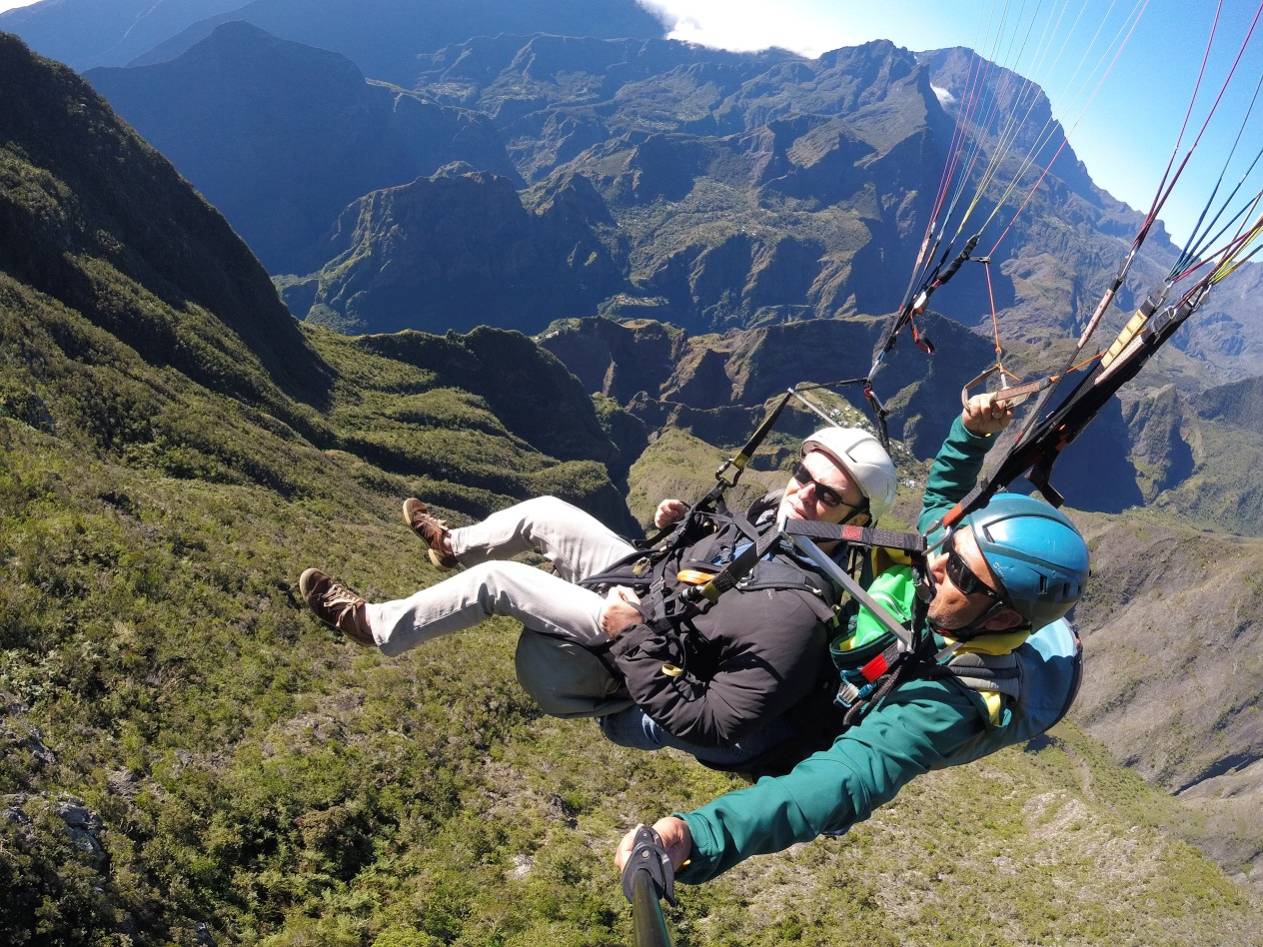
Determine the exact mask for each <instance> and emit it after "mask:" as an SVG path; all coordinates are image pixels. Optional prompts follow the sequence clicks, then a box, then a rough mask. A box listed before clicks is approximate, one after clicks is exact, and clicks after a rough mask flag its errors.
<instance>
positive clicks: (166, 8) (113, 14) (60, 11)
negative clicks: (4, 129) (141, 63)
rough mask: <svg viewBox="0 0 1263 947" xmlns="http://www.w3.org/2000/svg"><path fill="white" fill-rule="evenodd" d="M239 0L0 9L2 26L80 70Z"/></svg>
mask: <svg viewBox="0 0 1263 947" xmlns="http://www.w3.org/2000/svg"><path fill="white" fill-rule="evenodd" d="M243 5H244V3H243V0H185V2H182V3H154V2H153V0H41V2H39V3H33V4H31V5H30V6H25V7H19V8H18V9H16V10H7V11H5V12H4V13H0V30H3V31H4V32H7V33H16V34H17V35H18V36H20V37H22V39H23V40H24V41H25V42H26V43H28V44H29V45H30V46H31V48H32V49H34V50H36V51H37V52H39V53H41V54H43V55H45V56H48V57H49V58H50V59H56V60H57V61H59V62H64V63H66V64H67V65H69V66H72V67H73V68H75V69H78V70H84V69H91V68H92V67H93V66H111V65H122V64H123V63H126V62H128V61H129V60H131V59H133V58H134V57H136V56H139V55H140V54H141V53H143V52H145V51H146V50H148V49H151V48H152V47H153V46H155V45H157V44H158V43H161V42H163V41H164V40H166V39H167V38H169V37H171V36H173V35H174V34H176V33H178V32H180V31H181V30H183V29H184V28H185V27H187V26H188V25H189V24H190V23H194V22H196V21H198V20H201V19H203V18H205V17H209V16H216V15H218V14H220V13H227V12H228V11H229V10H235V9H237V8H238V7H240V6H243Z"/></svg>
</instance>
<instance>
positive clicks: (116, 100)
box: [86, 22, 516, 273]
mask: <svg viewBox="0 0 1263 947" xmlns="http://www.w3.org/2000/svg"><path fill="white" fill-rule="evenodd" d="M86 78H87V79H88V81H89V82H91V83H92V84H93V86H94V87H95V88H96V89H97V91H98V92H100V93H101V94H102V95H104V96H105V98H106V99H108V100H109V102H110V104H111V105H112V106H113V107H114V109H115V110H116V111H117V112H118V113H119V114H120V115H122V116H123V118H125V119H126V120H127V121H128V122H129V123H130V124H131V125H132V126H133V127H134V128H135V129H136V130H137V131H139V132H140V133H141V134H142V135H144V136H145V137H146V138H147V139H148V140H149V141H150V142H151V143H152V144H153V145H154V146H155V147H156V148H158V149H159V150H160V151H161V152H162V153H163V154H164V155H165V156H166V157H167V158H168V159H169V160H170V161H171V162H172V163H173V164H175V165H176V167H178V168H179V169H180V171H181V173H182V174H183V175H184V176H185V177H186V178H188V179H189V181H190V182H192V183H193V184H194V185H195V186H196V187H197V188H198V190H200V191H201V192H202V193H203V194H204V195H205V196H206V198H207V199H208V200H210V201H211V202H212V203H213V204H214V205H215V206H216V207H218V208H219V209H220V210H221V211H222V212H223V213H224V215H225V216H226V217H227V218H228V220H229V222H230V223H231V224H232V225H233V226H234V227H235V228H236V229H237V231H238V232H239V233H240V234H241V236H242V237H244V238H245V240H246V242H247V243H249V245H250V247H251V249H253V250H254V252H255V253H256V254H257V255H258V257H259V259H260V260H261V261H262V262H263V264H264V265H265V266H266V267H267V268H268V269H269V270H270V271H271V272H274V273H306V272H309V271H311V270H313V269H315V268H316V267H318V266H319V265H320V264H321V263H322V262H324V258H320V257H319V256H318V255H317V247H318V245H319V242H320V240H321V239H322V238H323V237H324V236H325V235H326V234H327V232H328V231H329V230H330V229H331V227H332V226H333V223H334V221H335V220H336V218H337V215H338V214H339V213H340V212H341V211H342V209H343V208H344V207H346V205H347V204H348V203H350V202H351V201H353V200H355V199H356V198H358V197H360V196H361V195H363V194H365V193H367V192H369V191H373V190H376V189H378V188H382V187H388V186H390V185H394V184H403V183H406V182H408V181H411V180H413V179H415V178H417V177H419V176H424V175H428V174H433V173H434V172H435V171H437V170H438V169H439V168H441V167H442V166H444V165H446V164H449V163H451V162H453V161H467V162H469V163H471V164H472V165H473V166H474V167H477V168H482V169H486V170H488V171H494V172H496V173H497V174H501V175H506V176H508V177H509V178H510V179H511V180H516V172H515V171H514V170H513V166H512V165H511V164H510V162H509V159H508V155H507V154H506V153H505V151H504V146H503V145H502V144H501V142H500V138H499V135H498V133H497V132H496V131H495V129H494V128H493V127H492V126H491V123H490V122H489V121H488V120H487V119H486V118H485V117H483V116H480V115H475V114H473V113H470V112H467V111H465V110H463V109H455V108H448V107H444V106H440V105H437V104H435V103H434V102H433V101H431V100H429V99H427V98H425V97H423V96H420V95H417V94H415V93H411V92H406V91H404V90H402V89H399V88H396V87H393V86H388V85H385V84H383V83H374V82H366V81H365V80H364V76H363V75H362V74H361V72H360V71H359V69H357V68H356V66H355V65H354V63H352V62H351V61H350V60H349V59H346V58H345V57H343V56H340V55H338V54H336V53H331V52H326V51H325V50H320V49H313V48H311V47H308V46H301V45H299V44H297V43H292V42H288V41H285V40H280V39H277V38H276V37H274V36H271V35H270V34H268V33H265V32H263V31H262V30H260V29H258V28H257V27H254V26H251V25H250V24H248V23H244V22H232V23H227V24H225V25H223V26H221V27H219V28H218V29H216V30H215V32H214V33H212V34H211V35H210V36H209V37H208V38H207V39H205V40H204V41H202V42H201V43H199V44H197V45H196V46H194V47H193V48H191V49H190V50H188V52H186V53H184V54H183V55H182V56H180V57H179V58H178V59H175V60H173V61H171V62H166V63H161V64H158V65H153V66H146V67H142V68H134V69H94V70H92V71H91V72H89V73H88V74H87V75H86Z"/></svg>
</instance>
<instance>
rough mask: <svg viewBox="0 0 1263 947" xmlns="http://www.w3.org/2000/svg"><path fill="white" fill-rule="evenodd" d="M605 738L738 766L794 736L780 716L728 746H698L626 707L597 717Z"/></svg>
mask: <svg viewBox="0 0 1263 947" xmlns="http://www.w3.org/2000/svg"><path fill="white" fill-rule="evenodd" d="M597 721H598V722H599V723H600V725H601V732H602V733H603V734H605V737H606V739H608V740H610V741H611V742H613V743H617V744H618V745H619V746H626V747H630V748H631V749H633V750H661V749H665V748H667V747H670V748H671V749H675V750H683V751H684V752H685V753H690V754H692V755H693V756H694V757H696V758H697V759H698V760H700V761H701V762H703V763H710V764H712V765H714V766H722V767H725V768H726V767H740V766H741V764H742V763H748V762H750V761H752V760H755V759H757V758H758V757H760V756H762V755H763V754H764V753H766V752H767V751H768V750H771V749H772V748H774V747H776V746H778V745H779V744H781V743H784V742H785V741H786V740H788V739H790V738H791V737H793V735H794V730H793V728H792V727H791V726H790V725H789V724H788V723H787V722H786V721H785V719H784V718H783V717H777V718H776V719H774V720H769V721H768V722H767V723H765V724H763V725H761V726H759V727H757V728H755V729H754V730H753V731H751V732H750V733H748V734H746V736H745V737H743V738H742V739H741V740H740V741H739V742H737V743H734V744H732V745H730V746H701V745H700V744H697V743H690V742H688V741H687V740H681V739H680V738H679V737H677V736H673V735H672V734H670V733H668V732H667V731H666V730H664V729H663V728H662V727H660V726H659V725H658V724H657V723H655V722H654V721H653V720H652V719H651V718H650V717H649V715H648V714H646V713H645V712H644V711H643V710H641V709H640V708H639V707H628V708H627V709H626V710H622V711H619V712H618V713H615V714H608V715H606V716H604V717H598V718H597Z"/></svg>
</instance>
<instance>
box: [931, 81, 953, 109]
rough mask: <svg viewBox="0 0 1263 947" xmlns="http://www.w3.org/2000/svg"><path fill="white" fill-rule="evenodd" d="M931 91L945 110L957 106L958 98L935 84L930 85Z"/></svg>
mask: <svg viewBox="0 0 1263 947" xmlns="http://www.w3.org/2000/svg"><path fill="white" fill-rule="evenodd" d="M930 91H931V92H933V93H934V95H935V97H936V98H937V99H938V104H939V105H941V106H943V108H947V107H948V106H949V105H955V104H956V96H954V95H952V94H951V93H950V92H948V91H947V90H946V89H941V88H939V87H938V86H936V85H934V84H933V83H930Z"/></svg>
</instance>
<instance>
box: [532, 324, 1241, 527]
mask: <svg viewBox="0 0 1263 947" xmlns="http://www.w3.org/2000/svg"><path fill="white" fill-rule="evenodd" d="M885 327H886V321H885V320H883V319H874V318H872V317H851V318H841V319H813V320H806V321H803V322H793V323H787V324H782V325H773V326H767V327H762V328H757V329H746V330H733V331H730V332H727V333H725V334H724V335H722V336H719V335H715V334H703V335H697V336H689V335H688V334H686V333H681V332H680V331H679V330H678V329H673V328H671V327H669V326H661V325H659V324H655V323H652V322H648V321H646V320H630V321H627V322H624V323H620V322H617V321H614V320H610V319H581V320H566V321H564V322H559V323H556V324H554V325H553V326H550V327H549V329H548V330H546V331H545V332H544V333H542V334H541V335H540V336H539V342H540V344H541V345H542V346H543V347H545V348H547V349H548V350H549V351H551V352H552V353H553V354H554V355H556V356H557V357H558V358H560V359H561V360H562V361H563V362H565V363H566V365H567V367H568V368H570V370H571V371H572V372H574V373H575V374H576V375H577V376H578V377H579V378H580V379H581V380H582V381H583V382H584V383H585V385H587V386H589V387H590V388H593V390H596V391H600V392H601V393H602V394H605V395H608V396H611V397H614V398H615V399H616V400H618V401H619V402H620V403H621V404H622V405H623V407H625V408H626V409H627V410H628V411H629V412H630V413H632V414H633V415H635V416H636V417H638V418H640V419H641V421H643V422H644V423H645V424H646V425H647V426H648V427H649V429H650V430H657V429H666V428H672V429H683V430H686V431H689V432H690V433H692V434H695V435H696V436H698V437H700V438H702V439H703V440H705V441H708V442H710V443H713V444H717V445H722V446H724V447H728V448H736V447H738V446H740V445H741V444H742V443H743V442H744V441H745V439H746V438H747V437H748V436H749V435H750V432H751V431H752V430H753V429H754V427H755V426H756V424H757V423H758V420H759V418H760V417H761V416H762V414H763V412H764V411H765V408H766V405H767V403H768V401H769V399H772V398H774V397H776V396H778V395H780V394H781V393H783V392H784V391H785V390H786V389H787V388H789V387H791V386H795V385H800V384H821V383H827V382H834V381H838V380H844V379H852V383H851V384H849V385H845V386H842V387H840V388H838V389H837V393H838V394H839V395H840V396H841V397H842V398H843V399H844V400H845V401H846V402H847V403H849V405H850V407H851V408H852V409H853V410H854V411H856V412H859V414H860V415H862V416H863V417H864V418H865V421H864V423H866V424H871V409H870V408H869V407H868V402H867V400H866V399H865V397H864V395H863V391H862V388H861V386H860V385H858V384H856V383H855V382H854V380H855V379H860V378H862V377H863V376H864V375H865V374H866V373H867V371H868V369H869V365H870V360H871V358H872V351H873V348H874V346H875V345H876V344H877V342H878V341H879V339H880V337H881V333H882V332H883V331H884V329H885ZM923 328H924V329H925V331H926V332H927V334H928V335H930V336H931V337H933V338H934V340H935V341H936V343H937V344H939V345H940V347H941V349H942V351H943V352H949V353H951V357H944V356H943V355H939V356H936V357H934V358H926V357H925V356H924V355H923V354H922V353H921V352H920V351H919V350H917V349H916V348H915V347H913V346H911V345H902V346H898V347H896V348H895V349H894V350H893V351H892V352H891V354H890V356H889V357H888V359H887V361H886V364H885V366H884V367H883V368H882V370H881V373H880V374H879V375H878V376H877V378H876V380H875V382H876V387H877V388H878V390H879V392H880V393H881V397H882V399H883V401H884V404H885V407H886V408H887V409H888V410H889V412H890V416H889V418H888V422H887V423H888V427H889V430H890V434H891V436H892V437H894V438H896V439H898V440H899V441H900V442H902V446H903V447H905V448H906V449H907V450H908V452H909V454H910V455H911V458H916V459H918V460H922V461H924V460H928V459H929V458H931V457H933V455H934V454H935V452H936V451H937V450H938V446H939V444H940V443H941V442H942V439H943V432H944V431H946V430H947V428H948V426H949V425H950V424H951V422H952V419H953V418H954V417H955V416H956V414H957V413H959V411H960V390H961V388H962V387H963V386H964V385H965V384H966V383H967V382H969V381H970V379H971V377H972V375H973V374H974V370H973V368H972V366H974V365H977V364H979V363H983V362H985V361H986V359H987V351H988V345H987V342H986V341H985V340H984V339H982V338H981V337H979V336H977V335H975V334H974V333H971V332H969V331H968V330H967V329H965V328H964V327H963V326H961V325H959V324H958V323H955V322H953V321H952V320H949V319H946V318H944V317H942V316H939V315H937V314H935V313H927V315H926V316H925V317H924V318H923ZM1028 357H1029V356H1028ZM1013 364H1015V365H1016V364H1017V363H1013ZM1181 410H1182V409H1181ZM1130 420H1131V422H1133V423H1131V424H1130V425H1129V418H1128V416H1127V415H1126V414H1125V412H1124V409H1123V407H1122V406H1121V405H1120V404H1119V403H1118V402H1111V403H1110V404H1108V405H1106V407H1105V408H1104V409H1103V410H1102V411H1101V413H1100V415H1099V416H1098V417H1097V419H1096V420H1095V421H1094V422H1093V424H1092V425H1090V426H1089V427H1088V428H1087V430H1086V431H1085V432H1084V433H1083V435H1082V436H1081V437H1080V438H1079V440H1077V441H1076V442H1075V444H1074V445H1073V446H1072V447H1071V448H1070V449H1069V450H1067V451H1066V453H1065V455H1064V456H1063V458H1062V459H1061V460H1060V461H1059V462H1058V465H1057V475H1056V478H1055V479H1056V482H1057V484H1058V485H1059V488H1060V489H1061V490H1062V491H1063V492H1064V493H1065V494H1066V496H1067V497H1068V498H1069V500H1070V502H1071V503H1073V504H1075V505H1078V506H1080V507H1082V508H1084V509H1091V510H1099V511H1110V512H1116V511H1118V510H1121V509H1125V508H1126V507H1129V506H1133V505H1136V504H1139V503H1140V502H1142V500H1143V499H1145V496H1144V488H1145V487H1146V486H1147V485H1148V481H1147V480H1145V471H1146V470H1148V468H1146V467H1145V465H1144V463H1143V460H1142V458H1141V456H1140V455H1141V453H1142V449H1141V448H1140V447H1137V446H1135V442H1138V441H1139V439H1140V438H1141V436H1142V432H1143V431H1144V430H1145V422H1146V421H1147V420H1148V419H1147V418H1136V417H1134V416H1133V417H1132V418H1131V419H1130ZM1133 427H1134V428H1135V431H1133ZM1157 430H1158V426H1157V425H1156V424H1154V425H1153V426H1152V428H1151V429H1149V434H1150V436H1156V433H1155V432H1156V431H1157ZM803 433H804V434H806V433H807V432H806V431H804V432H803ZM1181 444H1182V442H1181ZM1199 469H1200V468H1199ZM1190 473H1191V469H1183V468H1180V469H1179V470H1173V471H1172V472H1171V474H1170V478H1169V482H1164V483H1163V484H1162V485H1161V486H1159V487H1158V488H1157V489H1155V490H1153V491H1151V492H1152V493H1153V494H1157V493H1158V492H1160V490H1164V489H1170V488H1172V487H1175V486H1179V485H1182V484H1183V483H1184V482H1185V481H1186V479H1187V478H1188V477H1189V475H1190ZM1220 482H1222V483H1223V485H1224V486H1225V487H1229V488H1230V486H1231V483H1232V482H1231V481H1228V480H1226V479H1225V480H1223V481H1220ZM1238 522H1241V521H1238ZM1248 522H1254V521H1253V520H1249V521H1248ZM1255 525H1256V526H1257V527H1258V528H1263V520H1259V521H1258V522H1257V523H1255Z"/></svg>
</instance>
